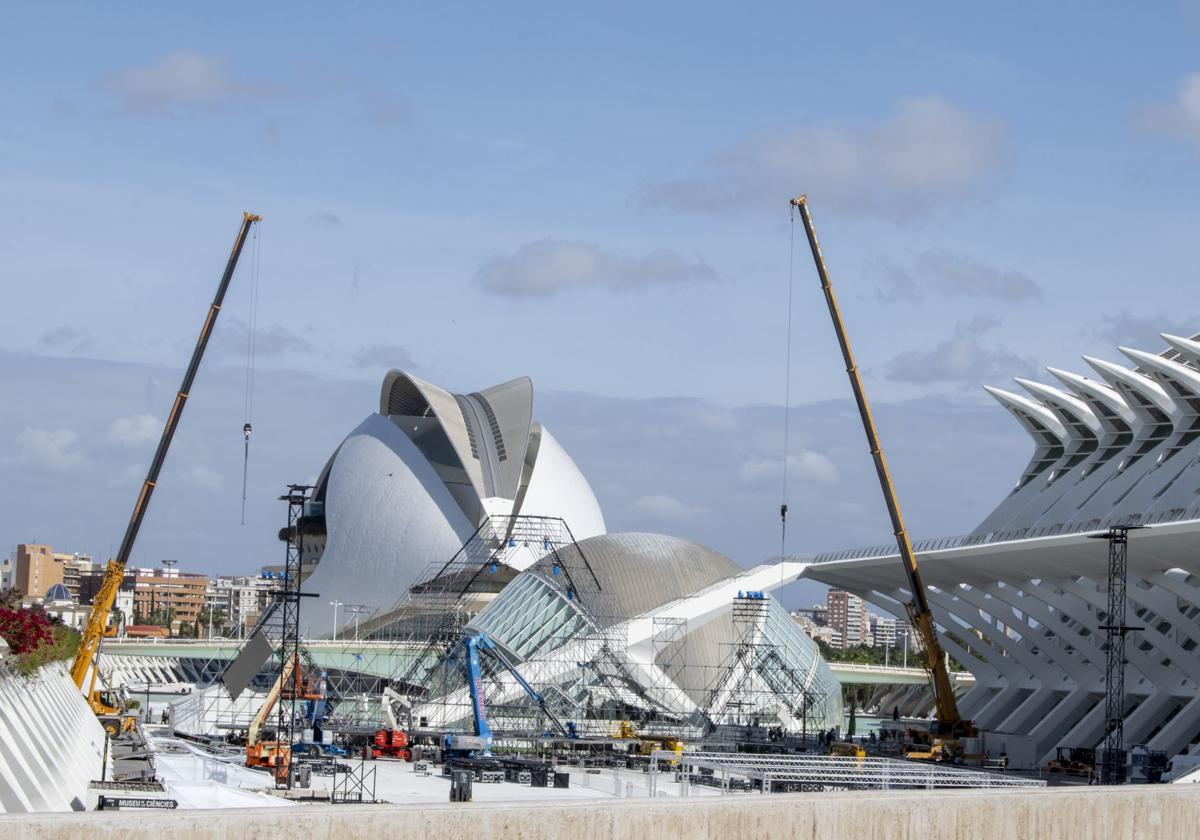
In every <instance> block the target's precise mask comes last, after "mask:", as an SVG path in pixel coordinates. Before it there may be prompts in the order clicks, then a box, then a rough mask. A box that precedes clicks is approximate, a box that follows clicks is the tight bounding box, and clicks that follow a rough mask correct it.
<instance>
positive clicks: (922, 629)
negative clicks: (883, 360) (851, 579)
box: [791, 195, 975, 737]
mask: <svg viewBox="0 0 1200 840" xmlns="http://www.w3.org/2000/svg"><path fill="white" fill-rule="evenodd" d="M791 204H792V207H794V208H796V210H797V211H799V213H800V219H801V221H802V222H803V223H804V233H805V235H807V236H808V246H809V248H810V249H811V250H812V256H813V262H814V263H816V267H817V275H818V277H819V278H820V280H821V291H823V292H824V293H825V302H826V303H827V304H828V305H829V317H830V318H831V319H832V320H833V329H834V332H836V333H837V339H838V345H839V346H840V347H841V351H842V359H843V360H844V361H845V363H846V375H847V376H848V377H849V378H850V388H851V389H852V390H853V391H854V401H855V402H856V403H857V404H858V414H859V417H860V418H861V419H862V424H863V431H865V432H866V434H867V444H868V446H869V447H870V449H871V458H872V459H873V460H874V461H875V473H876V475H878V477H879V487H880V489H881V490H882V491H883V499H884V502H885V503H886V504H887V509H888V516H889V517H891V520H892V532H893V533H894V534H895V536H896V547H897V548H899V549H900V559H901V561H902V562H903V563H904V573H905V575H906V576H907V578H908V589H909V591H910V592H911V593H912V600H911V601H909V602H908V603H907V604H905V608H906V609H907V610H908V619H909V622H910V623H911V624H912V626H913V628H914V629H915V630H916V631H917V636H918V637H919V638H920V639H921V643H922V644H923V645H924V646H925V659H926V661H925V668H926V670H927V671H928V672H929V678H930V682H931V684H932V686H933V700H934V708H935V710H936V713H937V721H938V729H939V734H940V735H943V736H951V737H962V736H968V735H972V734H974V731H975V727H974V726H973V725H972V724H971V723H970V722H969V721H965V720H963V718H962V715H961V714H960V713H959V711H958V701H957V700H956V699H955V697H954V686H953V685H952V684H951V682H950V673H949V670H948V669H947V668H946V662H945V657H944V656H943V654H942V646H941V643H940V642H939V641H938V637H937V631H936V630H935V629H934V626H933V613H932V612H931V611H930V609H929V601H928V599H927V598H926V596H925V586H924V584H922V583H921V572H920V570H919V569H918V568H917V557H916V554H915V553H914V552H913V547H912V541H911V540H910V539H909V537H908V532H907V531H906V530H905V527H904V517H903V516H902V515H901V514H900V503H899V502H898V501H897V499H896V488H895V485H894V484H893V483H892V475H891V472H890V471H889V470H888V465H887V459H886V458H885V457H884V455H883V447H882V446H881V445H880V443H879V433H878V432H877V431H876V429H875V419H874V417H873V416H872V415H871V405H870V403H869V402H868V401H867V393H866V390H865V389H864V388H863V383H862V377H861V376H860V375H859V372H858V365H857V364H856V363H855V361H854V352H853V351H852V350H851V349H850V338H849V336H848V335H847V334H846V325H845V323H844V322H843V321H842V312H841V309H840V308H839V307H838V303H837V297H836V296H835V295H834V293H833V286H832V284H831V283H830V282H829V272H828V270H827V269H826V268H825V258H824V257H823V256H822V255H821V245H820V243H819V242H818V241H817V232H816V229H815V228H814V227H813V221H812V214H811V213H810V212H809V209H808V196H807V195H802V196H800V197H799V198H793V199H792V201H791Z"/></svg>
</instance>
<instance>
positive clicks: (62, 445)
mask: <svg viewBox="0 0 1200 840" xmlns="http://www.w3.org/2000/svg"><path fill="white" fill-rule="evenodd" d="M16 443H17V450H18V452H19V453H20V454H19V457H20V458H21V459H23V460H29V461H32V462H34V463H35V464H38V465H40V466H43V467H48V468H50V469H55V470H61V469H66V468H67V467H73V466H76V465H77V464H81V463H83V460H84V457H83V453H82V452H81V451H80V450H79V447H78V443H79V435H77V434H75V432H72V431H71V430H70V429H25V430H24V431H22V432H21V433H20V434H19V435H17V440H16Z"/></svg>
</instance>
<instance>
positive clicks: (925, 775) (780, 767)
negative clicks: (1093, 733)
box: [648, 751, 1046, 797]
mask: <svg viewBox="0 0 1200 840" xmlns="http://www.w3.org/2000/svg"><path fill="white" fill-rule="evenodd" d="M651 758H652V760H651V762H650V768H649V779H648V783H649V790H650V796H652V797H653V796H656V795H657V789H658V781H659V779H658V777H659V773H660V771H659V761H660V760H661V761H664V762H665V761H671V762H672V764H673V765H674V766H673V768H672V769H673V773H674V774H675V776H676V777H677V778H678V779H679V780H680V781H681V782H682V784H683V789H682V790H681V791H680V793H681V795H683V796H688V795H689V792H690V791H689V788H690V787H691V786H692V785H696V786H699V785H707V786H713V787H719V788H721V790H722V791H723V792H729V791H733V790H744V791H750V790H756V791H758V792H760V793H786V792H795V791H832V790H902V789H909V790H912V789H926V790H934V789H946V788H1038V787H1045V786H1046V782H1045V781H1043V780H1041V779H1029V778H1024V777H1021V776H1017V775H1015V774H1012V773H990V772H987V771H984V770H973V769H968V768H965V767H953V766H947V765H944V764H933V763H928V762H915V761H901V760H899V759H894V758H874V757H871V758H858V757H854V756H838V755H762V754H749V753H717V752H685V753H683V754H682V755H677V754H676V753H674V752H667V751H658V752H655V753H653V755H652V757H651Z"/></svg>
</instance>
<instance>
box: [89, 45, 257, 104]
mask: <svg viewBox="0 0 1200 840" xmlns="http://www.w3.org/2000/svg"><path fill="white" fill-rule="evenodd" d="M105 86H106V87H107V88H108V89H109V90H110V91H112V92H113V94H114V95H116V97H117V99H118V101H119V104H120V106H121V108H122V109H123V110H126V111H140V112H159V113H163V112H170V111H174V110H178V109H182V108H194V107H202V106H211V105H216V104H219V103H221V102H224V101H228V100H231V99H239V98H246V97H260V96H264V95H268V94H271V93H276V92H278V91H279V88H278V87H277V86H271V85H264V84H260V83H253V82H244V81H237V80H235V79H233V78H231V77H230V76H229V74H228V72H227V71H226V69H225V61H224V59H222V58H221V57H219V56H215V55H209V54H206V53H201V52H194V51H191V50H179V51H177V52H173V53H169V54H168V55H166V56H164V57H163V58H162V60H161V61H159V62H158V63H157V64H152V65H148V66H142V67H130V68H128V69H127V70H123V71H121V72H120V73H116V74H114V75H112V76H109V77H108V78H107V79H105Z"/></svg>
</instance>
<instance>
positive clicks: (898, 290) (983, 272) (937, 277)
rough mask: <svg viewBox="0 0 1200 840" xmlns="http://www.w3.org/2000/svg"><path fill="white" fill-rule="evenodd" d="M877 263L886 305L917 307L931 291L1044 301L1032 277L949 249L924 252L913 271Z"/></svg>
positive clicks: (878, 287) (879, 291)
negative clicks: (899, 303)
mask: <svg viewBox="0 0 1200 840" xmlns="http://www.w3.org/2000/svg"><path fill="white" fill-rule="evenodd" d="M873 263H874V265H873V270H874V271H875V273H877V274H879V275H880V283H879V284H878V285H876V287H875V295H876V297H878V298H879V299H880V300H882V301H884V302H886V303H895V302H900V301H903V302H907V303H917V302H920V301H922V300H924V299H925V297H926V291H927V290H928V291H932V292H933V293H935V294H936V295H938V296H957V297H966V298H971V299H980V298H991V299H993V300H999V301H1003V302H1005V303H1017V302H1020V301H1023V300H1040V299H1041V297H1042V288H1041V286H1039V285H1038V284H1037V282H1035V281H1034V280H1032V279H1031V278H1030V277H1029V276H1028V275H1026V274H1023V273H1022V272H1020V271H1017V270H1015V269H1010V268H996V267H994V266H990V265H985V264H983V263H980V262H976V261H975V260H972V259H971V258H969V257H964V256H962V255H960V254H955V253H953V252H951V251H947V250H946V249H945V248H932V249H930V250H928V251H922V252H921V253H919V254H917V255H916V256H915V257H914V258H913V262H912V266H911V268H909V267H906V266H901V265H897V264H895V263H893V262H892V261H891V260H888V259H886V258H882V259H876V260H874V261H873Z"/></svg>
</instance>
